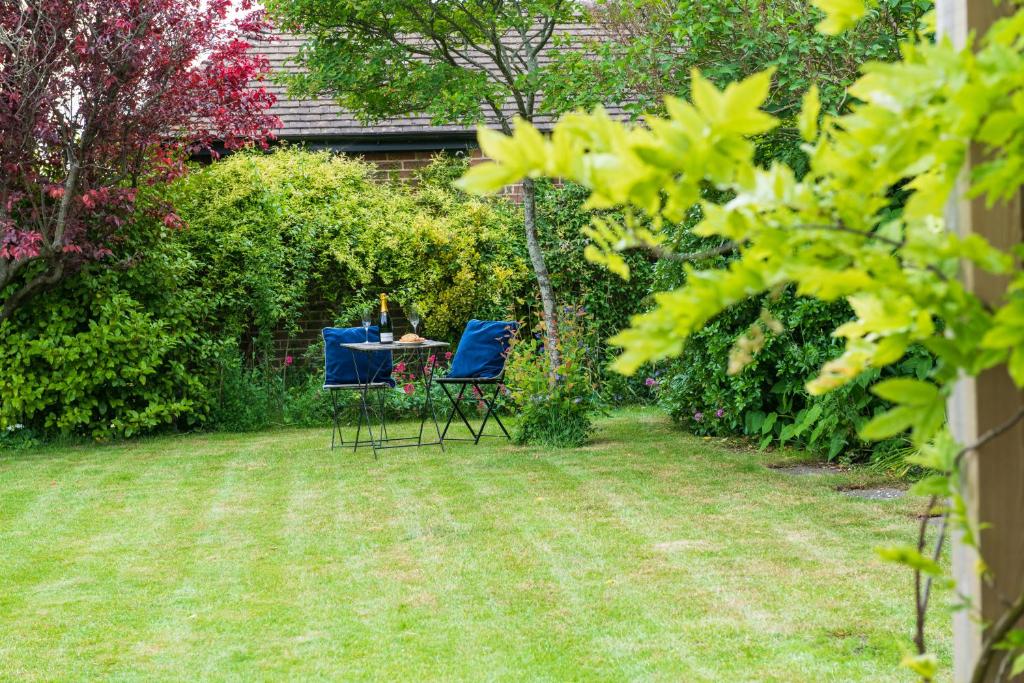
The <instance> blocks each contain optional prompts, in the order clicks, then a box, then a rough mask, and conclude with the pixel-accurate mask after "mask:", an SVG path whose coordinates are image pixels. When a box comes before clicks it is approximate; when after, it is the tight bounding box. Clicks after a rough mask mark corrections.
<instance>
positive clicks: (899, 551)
mask: <svg viewBox="0 0 1024 683" xmlns="http://www.w3.org/2000/svg"><path fill="white" fill-rule="evenodd" d="M875 552H876V553H878V556H879V557H881V558H882V559H883V560H888V561H889V562H895V563H897V564H902V565H904V566H906V567H910V568H911V569H915V570H918V571H920V572H922V573H924V574H929V575H931V576H941V575H942V567H940V566H939V565H938V563H936V562H935V560H933V559H931V558H930V557H925V556H924V555H922V554H921V553H920V552H918V550H917V548H914V547H912V546H909V545H894V546H887V547H882V548H875Z"/></svg>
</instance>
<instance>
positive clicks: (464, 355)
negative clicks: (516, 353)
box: [448, 320, 519, 379]
mask: <svg viewBox="0 0 1024 683" xmlns="http://www.w3.org/2000/svg"><path fill="white" fill-rule="evenodd" d="M518 328H519V323H517V322H514V321H512V322H510V321H503V320H470V321H469V324H468V325H466V331H465V332H463V333H462V339H461V340H459V348H458V349H456V351H455V358H453V359H452V367H451V370H449V371H448V377H450V378H453V379H491V378H494V377H497V376H498V375H500V374H501V373H502V371H503V370H504V369H505V355H506V354H507V353H508V347H509V344H510V343H511V340H512V336H513V335H514V334H515V333H516V330H517V329H518Z"/></svg>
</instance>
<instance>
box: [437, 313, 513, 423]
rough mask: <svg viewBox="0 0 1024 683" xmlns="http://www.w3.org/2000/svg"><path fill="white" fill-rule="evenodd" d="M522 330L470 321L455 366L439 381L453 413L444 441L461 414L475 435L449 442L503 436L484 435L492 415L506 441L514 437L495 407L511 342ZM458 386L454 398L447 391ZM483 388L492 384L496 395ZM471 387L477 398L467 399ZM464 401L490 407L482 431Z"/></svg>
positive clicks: (496, 322) (492, 322)
mask: <svg viewBox="0 0 1024 683" xmlns="http://www.w3.org/2000/svg"><path fill="white" fill-rule="evenodd" d="M518 329H519V323H517V322H508V321H502V320H470V321H469V324H468V325H466V331H465V332H463V333H462V339H461V340H460V341H459V347H458V348H457V349H456V350H455V357H454V358H453V359H452V367H451V369H449V370H448V374H447V375H446V376H445V377H439V378H436V379H435V380H434V381H436V382H437V383H438V384H440V385H441V389H443V390H444V394H445V396H447V397H448V400H449V401H451V404H452V411H451V413H449V415H448V421H447V422H445V425H444V431H443V432H442V433H441V440H442V441H444V440H445V437H446V436H447V434H448V428H449V427H450V426H451V424H452V420H453V419H455V416H456V415H458V416H459V418H460V419H461V420H462V423H463V424H464V425H466V429H468V430H469V433H470V434H472V435H473V438H472V439H456V438H451V439H449V440H450V441H472V442H473V443H480V437H482V436H500V435H499V434H484V428H485V427H486V426H487V421H488V420H489V419H490V418H491V417H492V416H493V417H494V421H495V422H497V423H498V426H499V427H500V428H501V431H502V433H503V434H504V435H505V438H511V437H510V436H509V433H508V430H507V429H505V425H504V424H502V422H501V418H500V417H498V414H497V413H496V412H495V404H496V402H497V399H498V394H499V393H500V392H501V390H502V389H503V388H504V387H505V381H504V380H505V359H506V358H507V357H508V349H509V346H510V344H511V343H512V337H514V336H515V334H516V331H517V330H518ZM452 385H459V392H458V394H457V395H452V392H451V391H449V390H448V387H449V386H452ZM481 385H493V386H494V392H493V393H492V394H491V395H490V397H488V396H487V395H486V394H485V392H484V390H483V389H481V388H480V387H481ZM469 387H472V388H473V392H474V394H475V395H473V396H468V397H467V396H465V394H466V389H467V388H469ZM464 401H471V402H476V401H483V402H484V403H485V404H486V406H487V411H486V412H485V413H484V419H483V422H482V423H481V424H480V429H479V430H476V429H473V425H471V424H470V423H469V419H468V418H467V417H466V414H465V413H463V412H462V403H463V402H464Z"/></svg>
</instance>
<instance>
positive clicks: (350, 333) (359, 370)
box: [323, 327, 395, 386]
mask: <svg viewBox="0 0 1024 683" xmlns="http://www.w3.org/2000/svg"><path fill="white" fill-rule="evenodd" d="M323 335H324V385H325V386H328V385H337V384H367V383H371V384H372V383H374V382H386V383H388V384H390V385H391V386H395V380H393V379H391V352H390V351H374V352H373V353H363V352H360V351H355V352H353V351H351V350H350V349H345V348H342V347H341V344H353V343H358V342H363V341H366V340H367V335H366V334H365V333H364V332H363V328H361V327H325V328H324V329H323ZM369 340H370V341H371V342H379V341H380V332H378V330H377V328H376V327H371V328H370V333H369Z"/></svg>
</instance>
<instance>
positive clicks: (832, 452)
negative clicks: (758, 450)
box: [660, 291, 932, 460]
mask: <svg viewBox="0 0 1024 683" xmlns="http://www.w3.org/2000/svg"><path fill="white" fill-rule="evenodd" d="M762 306H767V310H768V311H769V312H770V313H771V314H772V316H774V318H775V319H777V320H778V321H779V322H781V323H782V325H783V328H784V331H783V332H782V333H780V334H768V335H767V337H766V340H765V343H764V346H763V348H762V349H761V351H760V352H758V353H757V355H755V356H754V360H753V361H752V362H751V363H750V364H749V365H748V366H747V367H745V368H744V369H743V370H742V371H741V372H739V373H738V374H735V375H729V374H728V358H729V352H730V349H731V348H732V346H733V343H734V342H735V341H736V339H737V337H739V336H740V335H742V334H743V333H744V332H745V331H746V330H747V329H748V328H749V326H750V325H751V323H752V322H754V321H756V320H757V319H758V316H759V313H760V311H761V309H762ZM851 315H852V313H851V311H850V310H849V308H848V306H847V305H846V304H845V303H844V302H839V303H832V304H828V303H823V302H821V301H818V300H815V299H808V298H804V297H797V296H794V295H793V294H792V293H790V292H788V291H787V292H785V293H783V294H782V295H781V296H779V297H778V298H777V299H775V300H766V299H765V298H764V297H757V298H753V299H750V300H748V301H746V302H744V303H743V304H741V305H739V306H736V307H734V308H733V309H731V310H729V311H727V312H726V313H723V314H721V315H719V316H717V317H716V318H715V319H714V320H712V321H711V322H710V323H709V324H708V325H707V326H706V327H705V328H704V329H703V330H701V331H700V332H698V333H696V334H695V335H693V337H692V338H691V339H690V341H689V343H688V344H687V347H686V350H685V351H684V353H683V355H682V356H681V357H680V358H679V359H678V360H676V361H673V362H672V363H670V364H668V365H667V366H666V368H665V372H664V377H663V379H662V381H661V382H660V398H661V402H662V405H663V406H664V407H665V408H666V409H667V410H668V411H669V413H670V414H671V415H672V417H673V418H674V419H675V420H676V421H677V422H679V423H680V424H681V425H683V426H685V427H686V428H687V429H689V430H690V431H692V432H693V433H695V434H708V435H716V436H718V435H726V434H744V435H747V436H750V437H752V438H754V439H756V440H757V441H758V442H759V443H760V445H761V446H762V447H764V446H767V445H769V444H778V445H784V444H787V443H792V444H799V445H800V446H802V447H804V448H807V449H809V450H811V451H814V452H817V453H821V454H822V455H824V456H825V457H827V458H828V459H829V460H831V459H834V458H836V457H838V456H840V455H842V456H843V457H844V458H846V459H860V458H863V457H868V456H870V457H873V458H884V457H885V455H886V454H887V453H890V452H892V451H893V450H894V449H898V448H900V446H901V442H900V441H898V440H890V441H887V442H881V443H875V444H869V443H866V442H863V441H862V440H861V439H859V438H858V436H857V432H858V430H859V429H860V427H862V426H863V425H864V424H865V423H866V422H867V421H868V420H869V419H871V417H873V416H874V415H875V414H877V413H879V412H881V411H882V410H883V409H885V408H886V407H887V404H886V402H885V401H883V400H882V399H880V398H878V397H877V396H875V395H873V394H871V393H869V392H868V387H869V386H870V385H871V384H873V383H874V382H875V381H876V380H877V379H878V377H879V372H878V371H877V370H872V371H869V372H866V373H864V374H863V375H862V376H861V377H858V378H857V379H856V380H855V381H853V382H850V383H849V384H847V385H846V386H844V387H843V388H841V389H838V390H836V391H834V392H831V393H829V394H825V395H823V396H811V395H809V394H808V392H807V391H806V389H805V388H804V387H805V384H806V383H807V382H808V381H809V380H810V379H813V378H814V377H816V376H817V374H818V369H819V368H820V367H821V365H822V364H823V363H825V362H827V361H829V360H831V359H833V358H835V357H837V356H838V355H839V354H840V353H842V349H843V344H842V341H841V340H837V339H835V338H834V337H832V336H831V334H830V332H831V330H833V329H835V327H836V326H837V325H838V324H841V323H842V322H844V321H846V320H849V319H850V318H851ZM931 367H932V360H931V357H930V356H929V355H928V354H927V353H925V352H924V351H923V350H918V351H913V352H911V353H910V354H909V355H908V357H907V358H906V359H905V360H904V361H903V362H902V363H900V364H899V365H897V366H895V367H894V368H892V369H890V370H887V374H916V375H917V376H925V375H926V374H927V372H928V370H929V369H930V368H931Z"/></svg>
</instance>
